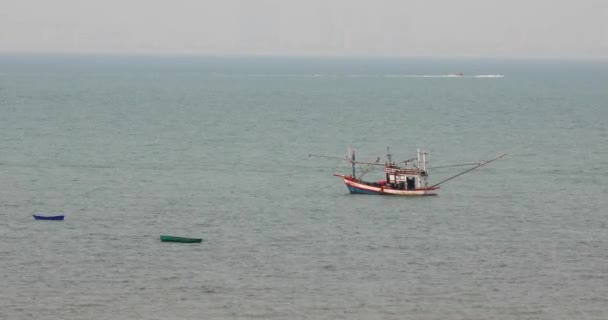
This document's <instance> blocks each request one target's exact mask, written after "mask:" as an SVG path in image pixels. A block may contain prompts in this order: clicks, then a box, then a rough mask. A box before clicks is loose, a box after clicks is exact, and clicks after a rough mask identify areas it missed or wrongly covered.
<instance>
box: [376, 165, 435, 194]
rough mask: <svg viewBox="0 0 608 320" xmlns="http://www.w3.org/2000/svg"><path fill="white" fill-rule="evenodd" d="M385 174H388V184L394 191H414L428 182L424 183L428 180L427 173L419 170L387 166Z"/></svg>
mask: <svg viewBox="0 0 608 320" xmlns="http://www.w3.org/2000/svg"><path fill="white" fill-rule="evenodd" d="M384 172H385V173H386V183H387V184H388V185H389V186H390V187H391V188H393V189H399V190H414V189H420V188H422V187H423V186H424V185H426V182H425V181H423V178H426V172H424V171H421V170H419V169H409V168H393V167H390V166H387V167H386V168H385V169H384Z"/></svg>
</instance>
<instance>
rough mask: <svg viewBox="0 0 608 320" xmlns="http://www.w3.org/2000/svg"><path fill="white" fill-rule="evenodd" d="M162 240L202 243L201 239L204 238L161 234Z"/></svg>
mask: <svg viewBox="0 0 608 320" xmlns="http://www.w3.org/2000/svg"><path fill="white" fill-rule="evenodd" d="M160 241H163V242H181V243H200V242H201V241H203V239H198V238H185V237H175V236H166V235H161V236H160Z"/></svg>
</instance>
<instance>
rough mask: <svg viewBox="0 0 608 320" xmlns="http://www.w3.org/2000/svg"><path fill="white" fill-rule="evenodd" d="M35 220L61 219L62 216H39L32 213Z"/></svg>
mask: <svg viewBox="0 0 608 320" xmlns="http://www.w3.org/2000/svg"><path fill="white" fill-rule="evenodd" d="M33 216H34V219H35V220H53V221H63V218H64V216H39V215H36V214H33Z"/></svg>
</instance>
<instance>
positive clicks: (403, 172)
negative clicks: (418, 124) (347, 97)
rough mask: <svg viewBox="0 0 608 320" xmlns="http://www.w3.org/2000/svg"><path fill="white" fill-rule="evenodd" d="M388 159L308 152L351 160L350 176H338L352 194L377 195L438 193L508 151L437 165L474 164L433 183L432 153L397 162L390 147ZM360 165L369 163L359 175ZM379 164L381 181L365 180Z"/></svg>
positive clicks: (423, 153) (353, 154)
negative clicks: (430, 179)
mask: <svg viewBox="0 0 608 320" xmlns="http://www.w3.org/2000/svg"><path fill="white" fill-rule="evenodd" d="M386 149H387V155H386V156H387V161H386V162H385V163H384V164H381V163H380V157H378V158H377V160H376V161H375V162H362V161H357V160H356V159H355V150H354V149H353V150H349V152H348V155H347V156H346V157H345V158H340V157H330V156H321V155H313V154H310V155H308V156H309V157H321V158H329V159H343V160H347V161H348V162H350V164H351V167H352V173H351V174H350V175H344V174H339V173H334V176H336V177H339V178H341V179H342V180H343V181H344V184H345V185H346V187H347V188H348V191H350V193H354V194H375V195H395V196H435V195H437V192H438V190H439V186H440V185H441V184H443V183H445V182H447V181H449V180H452V179H454V178H456V177H458V176H461V175H463V174H465V173H467V172H470V171H473V170H475V169H477V168H479V167H482V166H484V165H486V164H488V163H490V162H492V161H496V160H498V159H500V158H502V157H504V156H506V154H503V155H501V156H500V157H497V158H494V159H492V160H488V161H483V162H479V163H466V164H456V165H448V166H442V167H435V168H448V167H460V166H472V168H469V169H467V170H465V171H463V172H460V173H458V174H456V175H454V176H451V177H449V178H447V179H444V180H442V181H440V182H438V183H435V184H431V185H429V183H428V176H429V173H428V168H427V158H426V156H427V155H428V153H426V152H423V151H420V149H418V153H417V155H416V157H414V158H411V159H407V160H404V161H401V162H397V163H396V162H393V161H392V155H391V154H390V152H389V148H388V147H387V148H386ZM356 165H362V166H367V167H366V168H365V169H364V170H360V171H361V172H360V173H359V175H358V176H357V172H356ZM376 166H382V167H384V174H385V175H384V178H386V179H381V180H377V181H365V180H363V176H364V175H365V174H366V173H367V172H368V171H369V170H370V169H372V168H374V167H376Z"/></svg>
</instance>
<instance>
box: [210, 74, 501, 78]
mask: <svg viewBox="0 0 608 320" xmlns="http://www.w3.org/2000/svg"><path fill="white" fill-rule="evenodd" d="M213 75H214V76H217V77H254V78H277V77H285V78H344V77H347V78H503V77H504V75H502V74H478V75H463V74H462V73H456V74H383V75H378V74H217V73H216V74H213Z"/></svg>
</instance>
